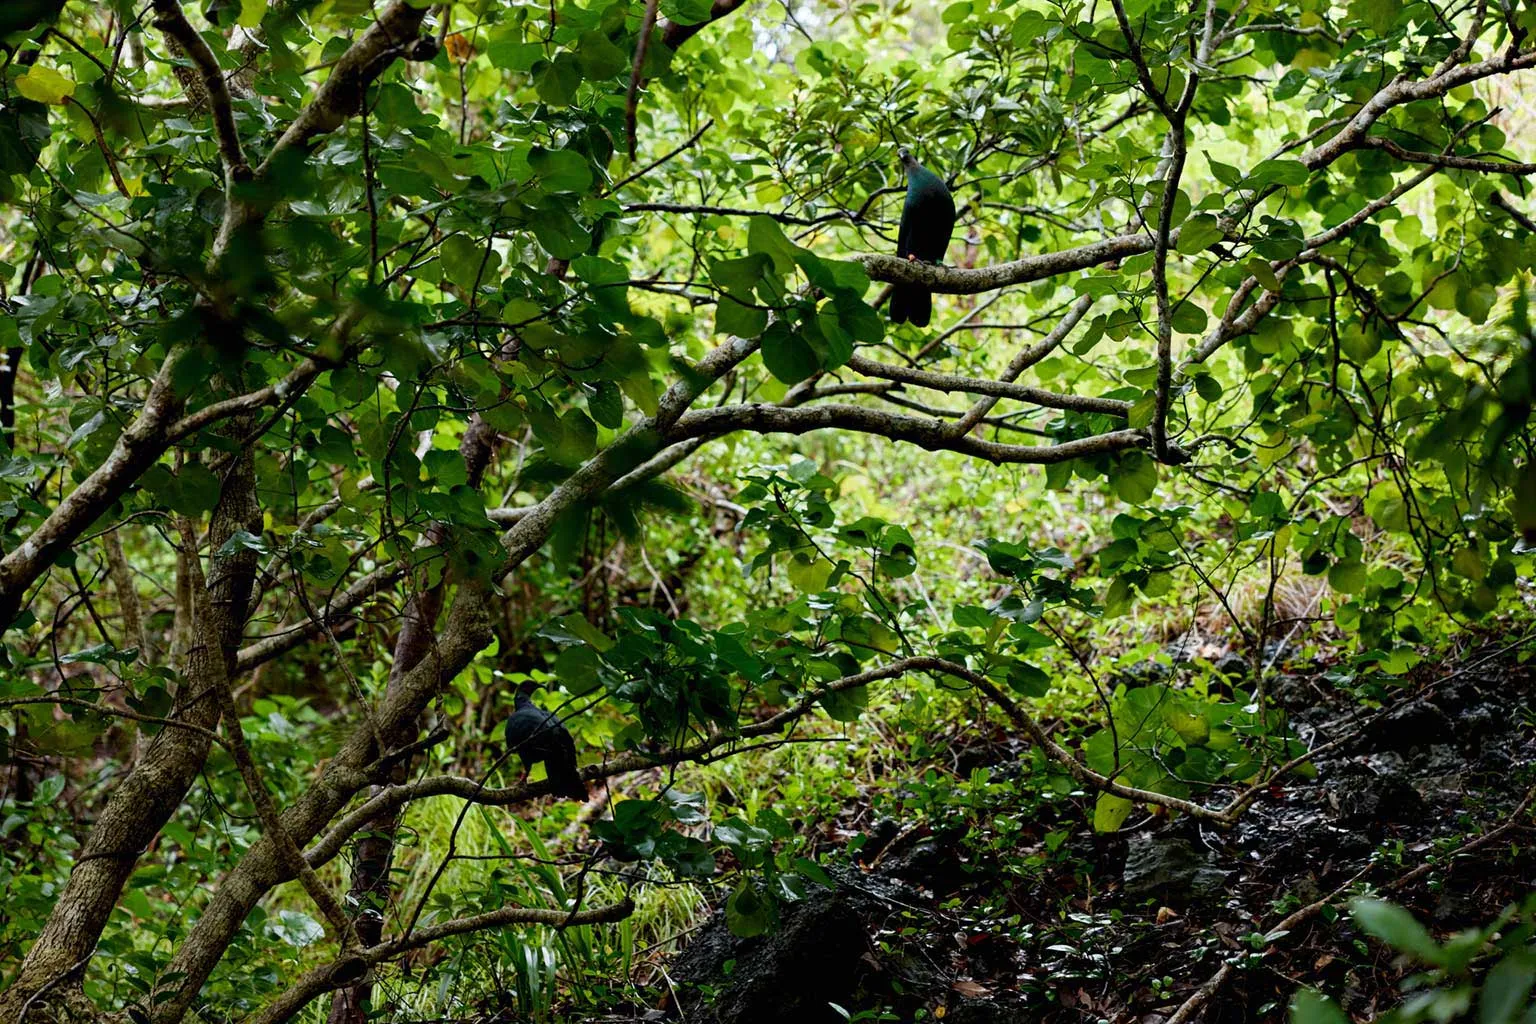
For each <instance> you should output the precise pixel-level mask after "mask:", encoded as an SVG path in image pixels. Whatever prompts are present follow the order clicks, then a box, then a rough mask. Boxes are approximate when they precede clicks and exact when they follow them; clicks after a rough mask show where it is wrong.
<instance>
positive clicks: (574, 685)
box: [555, 644, 602, 696]
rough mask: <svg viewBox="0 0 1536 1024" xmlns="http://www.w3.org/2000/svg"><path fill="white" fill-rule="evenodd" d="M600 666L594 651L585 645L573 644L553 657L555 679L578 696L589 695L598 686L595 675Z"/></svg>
mask: <svg viewBox="0 0 1536 1024" xmlns="http://www.w3.org/2000/svg"><path fill="white" fill-rule="evenodd" d="M601 665H602V663H601V662H600V661H599V659H598V656H597V652H596V651H594V650H593V649H592V648H590V647H588V646H586V645H585V644H575V645H572V646H570V647H566V648H563V649H562V650H561V651H560V653H559V654H557V655H556V656H555V678H557V679H559V680H560V685H561V686H563V687H565V688H566V689H567V690H568V691H570V692H571V693H574V694H577V695H578V696H579V695H581V694H584V693H591V692H592V691H593V690H595V689H597V688H598V686H599V685H600V684H599V682H598V677H597V673H598V670H599V668H601Z"/></svg>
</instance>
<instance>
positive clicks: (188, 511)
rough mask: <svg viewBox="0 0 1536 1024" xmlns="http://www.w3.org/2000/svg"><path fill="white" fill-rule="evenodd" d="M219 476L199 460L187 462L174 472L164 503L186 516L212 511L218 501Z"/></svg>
mask: <svg viewBox="0 0 1536 1024" xmlns="http://www.w3.org/2000/svg"><path fill="white" fill-rule="evenodd" d="M219 488H220V485H219V478H218V476H217V475H215V474H214V472H213V470H211V469H209V468H208V467H207V466H205V465H203V464H202V463H201V462H188V463H187V464H186V465H184V466H182V467H181V470H180V471H179V472H177V474H176V480H175V484H174V485H173V486H172V487H171V488H170V493H169V494H168V495H167V496H166V504H168V505H170V506H171V508H172V509H173V510H174V511H176V512H180V513H181V514H182V515H186V516H194V517H195V516H200V515H203V514H204V513H207V512H212V511H213V507H214V506H215V505H217V504H218V503H219Z"/></svg>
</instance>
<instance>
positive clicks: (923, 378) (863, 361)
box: [845, 353, 1131, 418]
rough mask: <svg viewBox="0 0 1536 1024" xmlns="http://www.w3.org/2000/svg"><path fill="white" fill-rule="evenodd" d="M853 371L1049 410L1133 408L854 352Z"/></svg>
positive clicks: (1120, 412) (1123, 411)
mask: <svg viewBox="0 0 1536 1024" xmlns="http://www.w3.org/2000/svg"><path fill="white" fill-rule="evenodd" d="M845 365H846V366H847V367H848V368H849V369H850V370H854V371H856V372H858V373H862V374H864V375H865V376H866V377H879V378H881V379H883V380H894V381H900V382H901V383H903V384H916V385H918V386H920V387H925V388H932V389H933V390H935V391H947V392H954V391H961V392H965V393H966V394H972V395H993V396H996V397H998V398H1013V399H1016V400H1018V401H1020V402H1029V403H1031V404H1033V405H1043V406H1045V407H1046V408H1048V409H1071V410H1073V411H1076V412H1101V413H1107V414H1109V415H1110V416H1119V417H1122V418H1123V417H1125V416H1126V415H1128V414H1129V413H1130V411H1131V403H1130V402H1123V401H1120V400H1119V399H1116V398H1097V397H1094V396H1092V395H1064V394H1061V393H1060V392H1057V391H1047V390H1045V389H1044V388H1037V387H1031V386H1030V385H1028V384H1015V383H1013V382H1012V381H1002V380H991V379H988V378H985V377H965V376H962V375H960V374H957V373H936V372H934V371H932V370H921V369H918V368H917V367H911V366H894V365H892V364H889V363H881V362H877V361H875V360H873V359H868V358H865V357H864V356H861V355H858V354H857V353H855V354H854V355H853V356H852V357H850V358H849V360H848V362H847V363H846V364H845Z"/></svg>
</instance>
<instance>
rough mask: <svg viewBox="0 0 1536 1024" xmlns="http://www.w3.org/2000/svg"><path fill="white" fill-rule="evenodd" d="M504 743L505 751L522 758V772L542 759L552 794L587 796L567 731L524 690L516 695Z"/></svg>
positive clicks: (576, 797)
mask: <svg viewBox="0 0 1536 1024" xmlns="http://www.w3.org/2000/svg"><path fill="white" fill-rule="evenodd" d="M506 744H507V753H508V754H516V755H518V756H519V757H521V758H522V759H523V772H524V774H525V775H526V774H527V773H528V772H529V771H532V770H533V766H534V765H536V764H538V763H539V762H541V761H542V762H543V763H544V770H545V771H546V772H548V773H549V781H550V782H551V783H553V784H554V787H555V795H556V796H564V797H569V798H570V799H572V800H582V801H585V800H586V799H587V787H586V784H585V783H583V782H582V781H581V776H580V775H578V774H577V773H576V743H575V741H574V740H572V739H571V734H570V733H568V732H566V731H565V726H563V725H561V724H560V719H558V718H556V717H555V716H554V715H552V714H551V713H549V712H548V711H545V710H544V709H543V708H541V707H539V706H538V705H537V704H535V703H534V702H533V701H532V700H530V699H529V698H528V695H527V694H526V693H519V694H518V695H517V701H516V710H515V711H513V712H512V717H511V718H509V719H507V731H506Z"/></svg>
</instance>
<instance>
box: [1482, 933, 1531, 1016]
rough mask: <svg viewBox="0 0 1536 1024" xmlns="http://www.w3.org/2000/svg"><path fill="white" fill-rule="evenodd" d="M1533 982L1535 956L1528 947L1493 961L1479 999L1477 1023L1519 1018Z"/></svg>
mask: <svg viewBox="0 0 1536 1024" xmlns="http://www.w3.org/2000/svg"><path fill="white" fill-rule="evenodd" d="M1533 982H1536V958H1533V957H1532V954H1531V953H1530V952H1529V951H1523V950H1522V951H1516V952H1514V953H1511V954H1510V955H1509V956H1506V957H1505V958H1504V959H1502V960H1500V961H1499V962H1498V963H1496V964H1494V965H1493V969H1492V970H1490V971H1489V972H1488V977H1487V979H1485V980H1484V982H1483V995H1482V998H1481V999H1480V1000H1478V1004H1477V1021H1478V1024H1513V1022H1514V1021H1516V1020H1519V1019H1520V1017H1521V1013H1522V1011H1523V1010H1525V1008H1526V999H1527V998H1528V997H1529V996H1530V994H1531V986H1532V983H1533Z"/></svg>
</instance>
